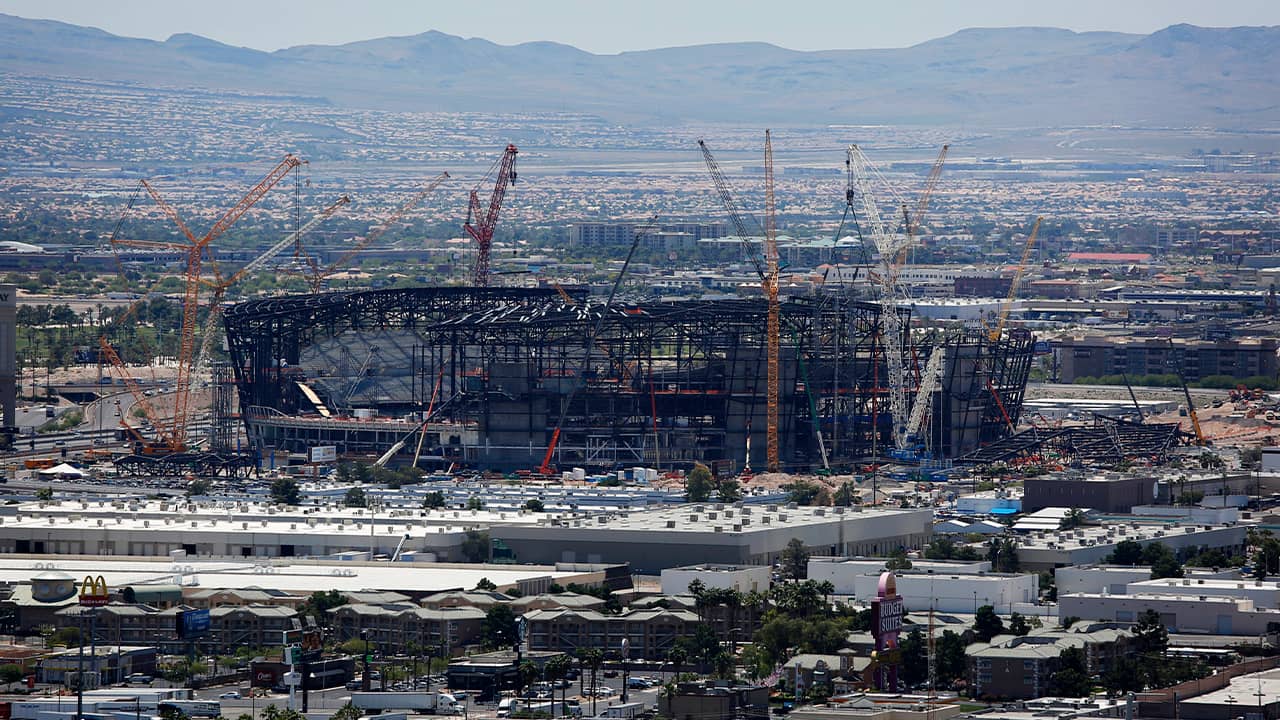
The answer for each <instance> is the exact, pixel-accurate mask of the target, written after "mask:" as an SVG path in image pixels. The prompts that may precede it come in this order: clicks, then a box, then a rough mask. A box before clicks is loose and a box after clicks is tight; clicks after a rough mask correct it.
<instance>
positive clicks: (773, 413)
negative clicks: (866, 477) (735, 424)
mask: <svg viewBox="0 0 1280 720" xmlns="http://www.w3.org/2000/svg"><path fill="white" fill-rule="evenodd" d="M775 210H776V207H775V205H774V194H773V141H772V139H771V138H770V133H769V131H768V130H765V131H764V261H765V277H764V282H763V283H762V285H763V289H764V296H765V300H766V301H767V302H768V303H769V307H768V324H767V327H766V332H767V333H768V335H767V337H766V338H765V342H766V348H767V352H766V355H767V358H768V359H767V365H768V387H767V388H766V395H765V410H766V423H767V424H766V426H765V440H766V442H767V447H766V455H765V457H766V458H767V464H768V468H769V472H778V470H779V465H780V463H779V461H778V349H779V345H780V342H781V341H780V338H779V335H780V333H781V312H782V309H781V306H780V304H779V302H778V228H777V218H776V215H775Z"/></svg>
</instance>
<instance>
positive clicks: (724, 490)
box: [716, 479, 742, 503]
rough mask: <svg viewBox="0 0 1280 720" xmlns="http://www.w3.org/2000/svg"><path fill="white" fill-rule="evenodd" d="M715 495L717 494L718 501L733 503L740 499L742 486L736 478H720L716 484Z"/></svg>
mask: <svg viewBox="0 0 1280 720" xmlns="http://www.w3.org/2000/svg"><path fill="white" fill-rule="evenodd" d="M716 495H717V496H719V498H720V502H723V503H734V502H738V501H739V500H741V499H742V486H741V485H739V484H738V481H737V480H733V479H727V480H721V481H720V483H719V484H718V485H716Z"/></svg>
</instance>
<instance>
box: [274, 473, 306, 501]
mask: <svg viewBox="0 0 1280 720" xmlns="http://www.w3.org/2000/svg"><path fill="white" fill-rule="evenodd" d="M271 502H273V503H276V504H279V505H299V504H301V503H302V491H301V490H300V489H299V488H298V481H297V480H294V479H293V478H285V477H282V478H276V479H275V480H273V481H272V482H271Z"/></svg>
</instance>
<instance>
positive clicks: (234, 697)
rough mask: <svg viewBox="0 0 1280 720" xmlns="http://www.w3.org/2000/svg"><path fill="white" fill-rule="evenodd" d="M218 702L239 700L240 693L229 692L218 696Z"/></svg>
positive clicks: (236, 691) (235, 691)
mask: <svg viewBox="0 0 1280 720" xmlns="http://www.w3.org/2000/svg"><path fill="white" fill-rule="evenodd" d="M218 699H219V700H239V699H240V692H239V691H238V690H230V691H227V692H224V693H222V694H221V695H219V696H218Z"/></svg>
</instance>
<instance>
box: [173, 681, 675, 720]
mask: <svg viewBox="0 0 1280 720" xmlns="http://www.w3.org/2000/svg"><path fill="white" fill-rule="evenodd" d="M596 684H597V685H600V686H603V687H609V688H613V689H614V690H615V691H617V694H616V695H613V696H611V697H607V698H596V706H595V710H596V712H603V711H604V708H606V707H609V706H610V705H617V704H618V703H620V702H622V694H621V689H622V678H621V677H617V678H603V677H597V683H596ZM237 689H238V690H240V691H243V690H244V688H243V687H237V686H225V687H215V688H206V689H203V690H198V691H196V692H195V693H194V695H195V697H196V698H197V699H200V700H218V696H219V695H221V694H222V693H225V692H227V691H229V690H237ZM432 689H434V690H439V689H440V688H439V686H433V688H432ZM660 689H661V686H658V687H652V688H648V689H645V690H630V691H628V693H627V701H628V702H641V703H644V704H645V706H646V707H652V706H653V705H654V704H655V703H657V702H658V693H659V692H660ZM419 690H421V691H423V692H425V691H426V686H425V685H421V686H419ZM568 692H569V695H568V699H570V700H573V699H578V700H579V702H580V703H581V707H582V715H583V717H590V716H591V715H592V707H591V698H583V697H581V696H580V695H578V694H577V692H578V683H577V682H576V681H575V682H574V683H573V684H572V685H571V686H570V687H569V690H568ZM559 697H560V693H559V691H557V692H556V698H557V699H559ZM350 699H351V691H350V690H347V689H346V688H342V687H337V688H330V689H328V690H313V691H312V692H311V693H310V698H309V702H308V712H307V715H308V716H309V717H311V718H312V719H313V720H321V719H325V720H327V718H329V717H330V716H332V715H333V713H334V712H336V711H337V710H338V709H339V708H341V707H342V706H343V705H345V704H346V703H347V702H348V701H349V700H350ZM218 702H220V703H221V704H222V716H223V717H239V716H240V715H241V714H245V715H251V716H252V717H254V718H255V720H257V718H261V717H262V711H263V710H264V709H265V708H266V707H267V706H269V705H275V706H277V707H280V708H284V707H286V706H287V705H288V702H289V696H288V695H281V694H276V693H272V694H270V695H268V696H266V697H258V698H249V697H242V698H239V699H226V700H218ZM535 702H536V701H535ZM297 703H298V708H299V709H301V708H302V695H301V693H299V694H298V699H297ZM465 710H466V712H465V714H464V717H465V718H467V720H470V718H479V719H480V720H489V719H490V718H496V717H497V713H498V707H497V704H496V703H483V704H481V703H477V702H475V701H474V700H473V699H472V698H471V697H470V696H469V697H467V699H466V701H465Z"/></svg>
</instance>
